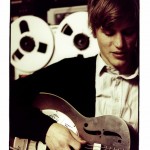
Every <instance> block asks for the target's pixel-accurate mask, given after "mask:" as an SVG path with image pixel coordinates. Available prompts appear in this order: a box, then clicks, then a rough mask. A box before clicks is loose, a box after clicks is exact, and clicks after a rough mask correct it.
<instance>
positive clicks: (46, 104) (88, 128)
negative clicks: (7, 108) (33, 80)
mask: <svg viewBox="0 0 150 150" xmlns="http://www.w3.org/2000/svg"><path fill="white" fill-rule="evenodd" d="M33 105H34V106H35V107H37V108H39V109H40V110H41V111H43V113H44V111H45V112H47V111H48V110H54V111H56V112H59V113H60V114H65V115H66V116H67V119H64V120H66V121H67V120H69V119H70V120H71V121H72V122H71V125H69V124H68V123H67V122H66V123H64V124H63V125H65V126H67V127H70V129H71V128H72V129H71V130H73V131H74V132H75V133H76V134H78V135H79V136H80V137H81V138H83V139H84V140H85V141H87V143H88V144H87V146H86V147H87V149H93V150H105V149H109V150H115V149H116V150H130V144H131V143H130V131H129V128H128V125H127V124H126V122H125V121H124V120H123V119H121V118H119V117H116V116H112V115H104V116H100V117H91V118H88V117H85V116H83V115H82V114H80V113H79V112H78V111H77V110H76V109H75V108H74V107H73V106H71V105H70V104H69V103H68V102H67V101H65V100H64V99H62V98H60V97H58V96H56V95H53V94H48V93H41V94H39V95H38V96H37V98H36V99H35V101H34V103H33ZM45 114H46V113H45ZM47 115H49V114H47ZM54 116H55V115H54ZM54 116H53V117H54ZM62 116H63V115H62ZM50 117H52V116H51V114H50ZM53 117H52V118H53ZM57 117H58V118H59V116H57ZM68 118H69V119H68ZM54 119H55V120H56V121H57V122H58V123H59V121H58V120H59V119H60V118H59V119H58V120H57V119H56V118H54ZM70 120H69V122H70ZM74 125H75V126H74ZM16 139H17V138H16ZM18 140H20V139H19V138H18ZM15 143H16V142H15ZM16 145H17V144H16ZM32 145H33V144H32ZM13 147H16V146H15V145H14V146H13ZM43 147H44V146H43ZM91 147H92V148H91ZM94 147H95V149H94ZM45 149H46V148H45ZM45 149H44V148H41V149H38V150H45ZM84 149H86V148H84ZM22 150H26V149H22ZM29 150H34V149H29Z"/></svg>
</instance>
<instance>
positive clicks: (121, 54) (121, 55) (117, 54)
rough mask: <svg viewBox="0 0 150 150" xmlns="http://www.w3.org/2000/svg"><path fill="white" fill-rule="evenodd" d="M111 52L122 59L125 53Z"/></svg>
mask: <svg viewBox="0 0 150 150" xmlns="http://www.w3.org/2000/svg"><path fill="white" fill-rule="evenodd" d="M112 54H113V56H114V57H115V58H117V59H124V58H125V55H126V53H125V52H112Z"/></svg>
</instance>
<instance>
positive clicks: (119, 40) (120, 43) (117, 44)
mask: <svg viewBox="0 0 150 150" xmlns="http://www.w3.org/2000/svg"><path fill="white" fill-rule="evenodd" d="M123 44H124V40H123V35H122V33H120V32H119V33H116V35H115V36H114V45H115V47H116V48H118V49H120V48H122V47H123Z"/></svg>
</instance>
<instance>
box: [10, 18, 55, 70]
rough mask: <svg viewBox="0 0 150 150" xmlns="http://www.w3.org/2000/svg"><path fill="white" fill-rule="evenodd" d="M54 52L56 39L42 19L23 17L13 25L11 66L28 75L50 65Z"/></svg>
mask: <svg viewBox="0 0 150 150" xmlns="http://www.w3.org/2000/svg"><path fill="white" fill-rule="evenodd" d="M53 52H54V37H53V34H52V31H51V29H50V28H49V26H48V25H47V23H46V22H44V21H43V20H42V19H40V18H38V17H35V16H30V15H29V16H22V17H20V18H18V19H16V20H15V21H14V22H13V23H12V24H11V64H12V65H13V66H14V67H15V68H16V69H18V70H20V71H22V72H26V73H32V72H34V71H37V70H39V69H41V68H43V67H44V66H46V65H47V64H48V62H49V61H50V59H51V57H52V55H53Z"/></svg>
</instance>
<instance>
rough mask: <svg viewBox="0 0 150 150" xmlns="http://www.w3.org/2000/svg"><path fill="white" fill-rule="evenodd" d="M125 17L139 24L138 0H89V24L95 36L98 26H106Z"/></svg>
mask: <svg viewBox="0 0 150 150" xmlns="http://www.w3.org/2000/svg"><path fill="white" fill-rule="evenodd" d="M123 18H125V19H126V21H132V22H135V23H136V24H137V27H138V24H139V0H89V1H88V20H89V26H90V27H91V29H92V32H93V35H94V36H95V32H96V29H98V28H99V27H101V26H102V27H104V28H108V27H110V26H113V25H114V24H115V23H117V22H118V21H119V20H121V19H123Z"/></svg>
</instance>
